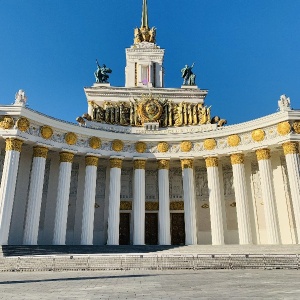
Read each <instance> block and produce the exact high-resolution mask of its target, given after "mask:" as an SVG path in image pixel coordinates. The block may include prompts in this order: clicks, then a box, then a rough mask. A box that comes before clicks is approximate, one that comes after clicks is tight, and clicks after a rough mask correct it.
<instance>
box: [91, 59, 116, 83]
mask: <svg viewBox="0 0 300 300" xmlns="http://www.w3.org/2000/svg"><path fill="white" fill-rule="evenodd" d="M96 64H97V70H96V71H95V73H94V75H95V78H96V82H99V83H108V78H109V76H108V75H107V74H109V73H112V70H111V69H110V68H107V67H106V65H104V64H103V66H102V67H101V66H100V65H99V62H98V59H96Z"/></svg>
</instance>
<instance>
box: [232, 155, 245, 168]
mask: <svg viewBox="0 0 300 300" xmlns="http://www.w3.org/2000/svg"><path fill="white" fill-rule="evenodd" d="M230 160H231V164H232V165H242V164H244V154H242V153H236V154H231V155H230Z"/></svg>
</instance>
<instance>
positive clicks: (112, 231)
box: [107, 157, 122, 245]
mask: <svg viewBox="0 0 300 300" xmlns="http://www.w3.org/2000/svg"><path fill="white" fill-rule="evenodd" d="M109 162H110V180H109V200H108V201H109V204H108V228H107V245H119V225H120V192H121V168H122V159H121V158H117V157H112V158H110V160H109Z"/></svg>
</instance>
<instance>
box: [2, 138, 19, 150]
mask: <svg viewBox="0 0 300 300" xmlns="http://www.w3.org/2000/svg"><path fill="white" fill-rule="evenodd" d="M5 143H6V147H5V151H18V152H21V149H22V144H23V141H22V140H19V139H15V138H7V139H6V140H5Z"/></svg>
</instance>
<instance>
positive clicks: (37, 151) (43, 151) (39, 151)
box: [33, 146, 49, 158]
mask: <svg viewBox="0 0 300 300" xmlns="http://www.w3.org/2000/svg"><path fill="white" fill-rule="evenodd" d="M48 151H49V149H48V148H46V147H42V146H35V147H33V157H42V158H47V154H48Z"/></svg>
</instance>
